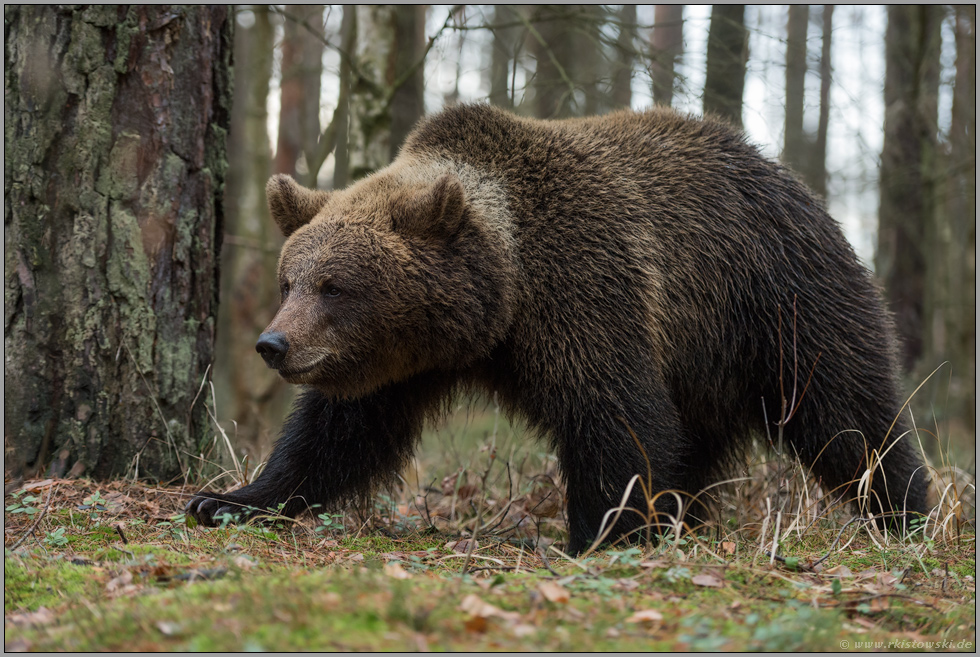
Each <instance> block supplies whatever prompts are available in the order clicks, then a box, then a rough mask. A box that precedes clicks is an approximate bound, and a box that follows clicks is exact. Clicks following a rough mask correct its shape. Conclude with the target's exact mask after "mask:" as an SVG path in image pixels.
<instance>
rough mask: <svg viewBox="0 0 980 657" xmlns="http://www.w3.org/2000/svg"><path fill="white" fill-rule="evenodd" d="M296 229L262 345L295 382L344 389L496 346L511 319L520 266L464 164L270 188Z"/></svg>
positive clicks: (348, 392)
mask: <svg viewBox="0 0 980 657" xmlns="http://www.w3.org/2000/svg"><path fill="white" fill-rule="evenodd" d="M266 192H267V195H268V200H269V209H270V211H271V214H272V217H273V219H274V220H275V221H276V223H277V224H278V225H279V227H280V229H281V230H282V232H283V233H284V234H285V235H286V237H287V240H286V243H285V244H284V245H283V248H282V253H281V255H280V258H279V271H278V277H279V288H280V292H281V305H280V308H279V311H278V312H277V313H276V316H275V318H274V319H273V320H272V323H271V324H269V326H268V328H266V330H265V332H264V333H263V334H262V336H261V337H260V338H259V341H258V343H257V344H256V350H257V351H258V352H259V353H260V354H262V357H263V358H264V359H265V361H266V363H267V364H268V365H269V366H270V367H272V368H275V369H276V370H278V372H279V374H280V375H281V376H282V377H283V378H284V379H285V380H286V381H288V382H290V383H300V384H308V385H312V386H315V387H317V388H318V389H320V390H321V391H322V392H323V393H325V394H327V395H330V396H333V397H340V398H351V397H358V396H362V395H365V394H368V393H370V392H372V391H374V390H377V389H378V388H380V387H382V386H384V385H385V384H387V383H391V382H395V381H403V380H406V379H408V378H411V377H412V376H414V375H416V374H420V373H423V372H427V371H433V370H450V369H454V368H460V367H466V366H467V365H468V364H470V363H472V362H473V361H474V360H476V359H478V358H480V357H481V356H484V355H486V354H487V353H488V352H489V350H490V349H491V348H492V346H493V343H494V342H496V341H497V340H499V339H500V337H501V336H502V334H503V327H502V325H501V323H502V322H509V316H510V312H509V305H510V303H509V299H510V297H511V294H510V291H509V290H510V289H511V288H512V285H511V284H510V282H509V281H507V280H506V276H507V271H508V270H509V269H510V267H508V266H507V263H506V262H503V261H502V258H504V254H503V248H502V246H501V245H500V244H497V243H495V242H499V239H496V240H495V239H494V232H493V231H488V230H487V229H486V227H485V226H481V222H480V220H479V214H480V213H479V212H478V211H474V210H473V208H471V207H470V206H469V205H468V204H467V202H466V194H465V192H464V189H463V186H462V183H461V182H460V180H459V178H458V177H456V176H454V175H452V174H448V173H447V174H442V175H440V176H438V177H436V178H435V179H434V180H428V181H425V180H421V181H420V180H418V179H417V176H416V177H407V178H400V177H398V176H393V175H384V174H382V175H378V174H376V175H375V176H373V177H371V178H368V179H366V180H364V181H361V182H359V183H358V184H356V185H354V186H352V187H351V188H348V189H346V190H343V191H337V192H332V193H327V192H321V191H315V190H310V189H305V188H303V187H301V186H300V185H298V184H297V183H296V182H294V181H293V180H292V178H289V177H288V176H285V175H278V176H274V177H273V178H272V179H271V180H270V181H269V183H268V185H267V187H266Z"/></svg>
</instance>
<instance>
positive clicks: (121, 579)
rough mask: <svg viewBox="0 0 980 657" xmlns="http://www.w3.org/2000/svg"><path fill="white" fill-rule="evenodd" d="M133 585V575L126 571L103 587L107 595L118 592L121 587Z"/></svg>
mask: <svg viewBox="0 0 980 657" xmlns="http://www.w3.org/2000/svg"><path fill="white" fill-rule="evenodd" d="M132 583H133V573H131V572H129V571H128V570H124V571H123V572H122V573H120V574H119V575H116V576H115V577H113V578H112V579H110V580H109V582H108V583H107V584H106V585H105V590H106V591H108V592H109V593H112V592H114V591H119V590H121V589H122V588H123V587H125V586H127V585H129V584H132Z"/></svg>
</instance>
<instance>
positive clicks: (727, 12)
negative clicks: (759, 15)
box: [704, 5, 749, 127]
mask: <svg viewBox="0 0 980 657" xmlns="http://www.w3.org/2000/svg"><path fill="white" fill-rule="evenodd" d="M744 16H745V5H713V6H712V7H711V23H710V25H709V26H708V59H707V64H706V69H707V75H706V77H705V81H704V112H705V114H708V113H712V114H716V115H718V116H720V117H722V118H725V119H728V120H729V121H731V122H732V123H733V124H734V125H737V126H739V127H741V126H742V90H743V88H744V87H745V65H746V62H747V61H748V56H749V33H748V31H747V30H746V29H745V22H744Z"/></svg>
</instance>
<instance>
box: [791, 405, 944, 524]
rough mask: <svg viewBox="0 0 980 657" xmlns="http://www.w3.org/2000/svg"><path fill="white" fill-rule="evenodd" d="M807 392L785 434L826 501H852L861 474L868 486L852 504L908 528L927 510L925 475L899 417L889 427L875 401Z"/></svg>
mask: <svg viewBox="0 0 980 657" xmlns="http://www.w3.org/2000/svg"><path fill="white" fill-rule="evenodd" d="M811 394H812V396H811ZM807 395H808V398H804V399H803V401H802V403H801V406H800V409H799V411H798V412H797V414H796V415H795V416H794V417H793V418H792V419H791V420H790V421H789V423H787V424H786V429H785V430H786V435H787V437H788V438H789V440H790V442H791V444H792V445H793V446H794V448H795V449H796V451H797V453H798V454H799V456H800V458H801V460H802V461H803V463H804V464H805V465H806V466H808V467H810V468H811V469H812V472H813V474H814V475H815V476H816V477H817V478H818V479H820V480H821V481H822V482H823V484H824V489H825V491H826V492H827V493H828V494H829V496H830V499H831V500H834V501H836V500H841V501H842V502H845V503H846V502H852V501H855V500H856V498H857V495H858V492H859V491H858V483H859V481H860V480H861V479H862V477H865V476H866V475H867V476H868V477H869V478H870V483H871V486H870V490H868V491H866V496H862V497H863V499H861V500H857V502H858V508H859V509H860V510H861V511H862V514H870V515H871V516H873V517H874V518H875V519H876V520H877V522H878V524H879V526H881V527H893V528H897V529H901V528H908V522H909V521H910V520H913V519H915V518H916V517H921V516H924V515H925V514H926V513H928V511H929V509H928V506H927V505H928V502H927V490H928V486H929V479H930V475H929V472H928V469H927V468H926V466H925V464H924V462H923V459H922V456H921V454H920V450H919V447H918V445H917V444H916V441H915V438H914V435H913V434H912V433H910V432H908V431H907V425H906V423H905V421H904V419H903V418H899V420H898V421H897V422H895V423H894V426H892V422H893V420H894V417H895V416H894V415H893V414H892V413H890V412H886V410H885V409H884V408H883V407H882V403H881V401H880V400H858V399H849V400H845V401H841V400H826V399H821V398H820V395H818V394H817V391H816V390H813V389H811V390H810V391H809V392H808V393H807ZM835 402H836V403H835ZM845 404H846V405H845ZM889 429H890V431H889ZM886 435H887V440H886ZM869 462H870V463H871V464H872V467H871V471H870V473H869V472H868V468H869V465H868V464H869Z"/></svg>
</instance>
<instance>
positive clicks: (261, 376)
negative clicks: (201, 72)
mask: <svg viewBox="0 0 980 657" xmlns="http://www.w3.org/2000/svg"><path fill="white" fill-rule="evenodd" d="M245 10H246V8H245V7H242V8H241V9H240V11H245ZM250 11H251V12H252V16H254V23H253V24H252V25H251V26H250V27H247V28H244V27H241V26H239V27H238V28H237V29H236V31H235V97H234V100H235V102H234V104H233V105H232V112H231V133H230V136H229V140H228V156H229V160H230V164H229V167H228V185H227V187H226V190H227V191H226V194H225V211H226V222H225V240H224V246H223V248H222V253H221V264H222V277H221V307H220V308H219V311H218V336H219V340H218V342H217V345H216V350H217V353H216V354H215V364H214V381H215V395H216V397H217V409H218V412H219V415H218V418H219V419H220V420H222V421H224V427H225V430H226V431H227V433H228V435H229V436H230V437H231V439H232V442H233V444H234V445H235V447H236V448H237V449H238V450H240V452H244V453H245V454H249V455H251V457H252V459H253V461H252V462H253V463H257V462H258V459H259V458H260V457H261V456H262V455H264V454H266V453H268V451H269V449H270V448H271V447H272V439H273V438H274V432H275V431H276V430H277V427H278V425H279V423H280V422H281V420H282V415H283V413H284V412H285V410H286V407H287V405H288V403H289V399H290V398H291V391H290V388H289V386H286V385H284V384H283V383H282V381H281V380H280V378H279V376H278V375H276V373H275V372H273V371H272V370H270V369H268V368H267V367H266V366H265V363H264V362H263V361H262V359H261V358H260V357H259V355H258V354H257V353H255V340H256V339H257V338H258V336H259V335H260V334H261V333H262V330H263V329H264V328H265V326H266V324H268V322H269V321H270V320H271V319H272V316H273V315H274V314H275V311H276V308H277V306H278V303H279V285H278V283H277V281H276V257H277V254H278V250H279V246H280V245H281V244H282V236H281V235H280V233H279V230H278V229H277V228H276V226H275V224H274V223H273V222H272V219H271V218H270V217H269V211H268V209H267V206H266V199H265V183H266V181H267V180H268V179H269V176H270V175H272V153H271V151H270V148H269V132H268V113H267V112H266V100H267V98H268V96H269V78H270V77H271V75H272V55H273V37H274V30H273V26H272V23H271V21H270V12H269V8H268V7H267V6H266V5H253V6H252V7H251V8H250ZM280 141H283V140H282V139H280Z"/></svg>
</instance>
